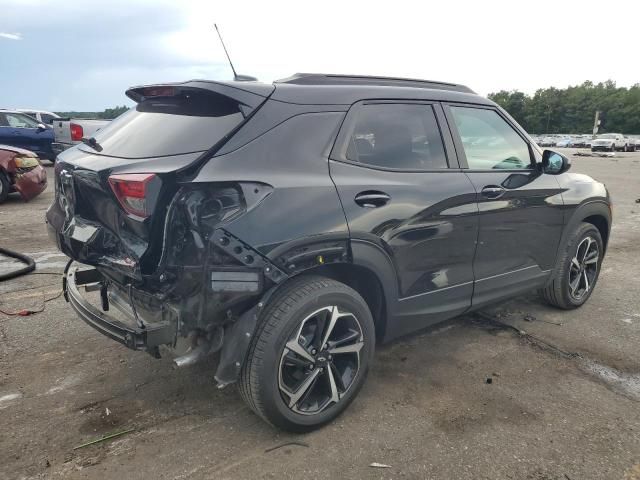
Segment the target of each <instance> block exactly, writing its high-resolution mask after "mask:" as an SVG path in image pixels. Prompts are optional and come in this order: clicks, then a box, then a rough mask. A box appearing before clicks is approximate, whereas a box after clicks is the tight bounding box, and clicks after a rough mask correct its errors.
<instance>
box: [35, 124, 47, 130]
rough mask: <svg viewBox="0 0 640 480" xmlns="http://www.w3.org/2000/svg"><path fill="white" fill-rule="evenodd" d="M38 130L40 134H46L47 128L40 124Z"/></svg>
mask: <svg viewBox="0 0 640 480" xmlns="http://www.w3.org/2000/svg"><path fill="white" fill-rule="evenodd" d="M37 128H38V131H39V132H44V131H45V130H46V129H47V127H45V126H44V123H39V124H38V127H37Z"/></svg>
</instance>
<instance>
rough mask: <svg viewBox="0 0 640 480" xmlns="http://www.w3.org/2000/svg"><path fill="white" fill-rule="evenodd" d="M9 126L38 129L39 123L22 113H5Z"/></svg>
mask: <svg viewBox="0 0 640 480" xmlns="http://www.w3.org/2000/svg"><path fill="white" fill-rule="evenodd" d="M5 118H6V121H7V124H8V125H9V126H10V127H13V128H37V126H38V121H37V120H34V119H32V118H31V117H28V116H27V115H22V114H21V113H5Z"/></svg>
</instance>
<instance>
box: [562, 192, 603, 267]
mask: <svg viewBox="0 0 640 480" xmlns="http://www.w3.org/2000/svg"><path fill="white" fill-rule="evenodd" d="M595 215H597V216H600V217H603V218H604V219H605V220H606V222H607V237H606V238H603V239H602V240H603V242H604V249H605V252H606V250H607V243H608V238H609V234H610V232H611V210H610V209H609V204H608V203H607V202H606V201H604V200H588V201H586V202H585V203H582V204H581V205H579V206H578V207H577V208H576V209H575V210H574V211H573V213H571V217H570V218H569V219H568V221H567V222H566V223H565V226H564V230H563V232H562V236H561V237H560V243H559V245H558V252H557V253H556V263H555V264H556V265H557V264H558V261H559V260H560V257H561V255H562V251H563V248H564V246H565V245H566V244H567V240H568V239H569V235H571V233H572V232H573V231H574V230H575V229H576V228H577V227H578V225H579V224H580V223H582V222H583V221H584V219H585V218H588V217H592V216H595Z"/></svg>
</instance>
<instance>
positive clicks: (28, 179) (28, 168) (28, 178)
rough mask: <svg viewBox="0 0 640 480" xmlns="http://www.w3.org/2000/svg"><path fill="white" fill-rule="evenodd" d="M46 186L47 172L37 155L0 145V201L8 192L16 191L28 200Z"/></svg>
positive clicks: (2, 200)
mask: <svg viewBox="0 0 640 480" xmlns="http://www.w3.org/2000/svg"><path fill="white" fill-rule="evenodd" d="M46 188H47V172H46V171H45V169H44V168H43V167H42V165H41V164H40V159H39V158H38V156H37V155H36V154H35V153H33V152H31V151H29V150H24V149H22V148H18V147H11V146H9V145H0V203H2V202H4V201H5V200H6V199H7V197H8V196H9V194H10V193H12V192H18V193H19V194H20V196H21V197H22V198H23V199H24V200H26V201H29V200H31V199H32V198H35V197H37V196H38V195H40V194H41V193H42V192H44V190H45V189H46Z"/></svg>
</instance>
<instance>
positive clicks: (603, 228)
mask: <svg viewBox="0 0 640 480" xmlns="http://www.w3.org/2000/svg"><path fill="white" fill-rule="evenodd" d="M582 221H583V222H587V223H590V224H591V225H593V226H594V227H596V228H597V229H598V231H599V232H600V236H601V237H602V242H603V243H604V249H605V250H606V249H607V243H608V241H609V223H608V222H607V219H606V218H604V217H603V216H602V215H591V216H590V217H587V218H585V219H584V220H582Z"/></svg>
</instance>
